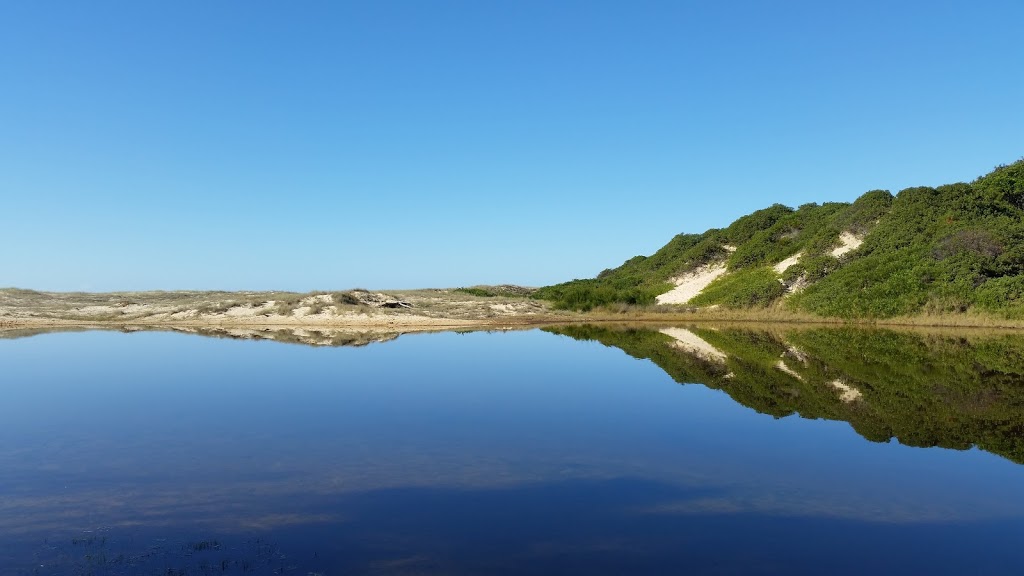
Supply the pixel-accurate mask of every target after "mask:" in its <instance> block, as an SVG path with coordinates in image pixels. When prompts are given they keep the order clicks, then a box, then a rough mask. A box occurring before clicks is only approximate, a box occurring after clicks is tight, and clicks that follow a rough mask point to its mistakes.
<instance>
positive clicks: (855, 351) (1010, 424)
mask: <svg viewBox="0 0 1024 576" xmlns="http://www.w3.org/2000/svg"><path fill="white" fill-rule="evenodd" d="M547 330H548V331H550V332H554V333H556V334H562V335H565V336H570V337H572V338H577V339H585V340H596V341H598V342H601V343H602V344H605V345H607V346H614V347H617V348H621V349H622V350H623V351H625V352H626V353H627V354H629V355H630V356H633V357H635V358H644V359H650V360H652V361H653V362H654V363H655V364H657V365H658V366H659V367H661V368H662V369H663V370H665V372H667V373H668V374H669V375H670V376H671V377H672V378H673V379H674V380H676V381H677V382H680V383H689V382H694V383H699V384H704V385H706V386H708V387H711V388H717V389H720V390H723V391H724V392H726V393H727V394H729V396H731V397H732V398H733V399H734V400H736V401H737V402H740V403H742V404H743V405H745V406H749V407H750V408H753V409H755V410H757V411H758V412H762V413H765V414H771V415H773V416H776V417H782V416H787V415H790V414H799V415H801V416H803V417H804V418H825V419H829V420H844V421H846V422H849V423H850V424H851V425H852V426H853V428H854V429H855V430H856V431H857V432H858V433H859V434H861V435H862V436H864V437H865V438H867V439H869V440H872V441H876V442H885V441H888V440H889V439H891V438H897V439H898V440H899V441H900V442H901V443H903V444H907V445H910V446H941V447H944V448H954V449H959V450H963V449H967V448H970V447H971V446H978V447H979V448H981V449H983V450H986V451H989V452H992V453H995V454H999V455H1001V456H1004V457H1006V458H1008V459H1010V460H1013V461H1014V462H1018V463H1024V337H1022V336H1020V335H1001V336H994V337H987V338H970V339H968V338H963V337H954V336H948V335H941V336H936V335H927V336H925V335H920V334H913V333H903V332H894V331H889V330H869V329H862V328H818V329H810V330H793V331H790V332H787V333H785V334H780V333H772V332H766V331H757V330H749V329H733V328H729V329H721V330H715V329H708V328H692V329H691V331H692V333H693V334H695V335H697V336H699V337H700V338H701V339H703V340H704V341H706V342H707V343H709V344H711V345H712V346H714V347H715V348H717V349H718V350H720V351H722V352H724V353H725V354H726V355H727V356H728V358H727V359H725V360H724V361H717V360H714V359H709V358H706V357H702V356H701V355H699V354H696V353H693V352H688V351H687V350H686V349H685V348H683V347H679V346H676V345H675V340H674V339H673V337H671V336H669V335H667V334H663V333H661V332H658V331H656V330H651V329H639V328H630V329H616V328H605V327H595V326H568V327H559V328H548V329H547ZM780 362H781V363H782V366H784V367H785V370H784V369H783V367H782V366H780ZM786 370H788V371H789V372H787V371H786ZM836 382H840V383H842V385H843V386H848V387H850V388H852V389H854V390H856V391H857V392H859V393H860V397H859V398H858V399H856V400H849V399H847V400H846V401H844V400H843V399H842V398H841V390H840V389H839V388H837V386H836V385H835V384H833V383H836Z"/></svg>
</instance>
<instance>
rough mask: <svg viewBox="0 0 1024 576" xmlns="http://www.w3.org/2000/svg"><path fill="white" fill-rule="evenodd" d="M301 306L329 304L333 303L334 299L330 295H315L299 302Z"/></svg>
mask: <svg viewBox="0 0 1024 576" xmlns="http://www.w3.org/2000/svg"><path fill="white" fill-rule="evenodd" d="M299 302H300V303H301V304H305V305H306V306H310V305H312V304H316V303H317V302H320V303H322V304H331V303H333V302H334V298H333V297H332V296H331V295H330V294H317V295H315V296H308V297H306V298H303V299H302V300H300V301H299Z"/></svg>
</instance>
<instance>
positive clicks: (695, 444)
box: [0, 331, 1024, 549]
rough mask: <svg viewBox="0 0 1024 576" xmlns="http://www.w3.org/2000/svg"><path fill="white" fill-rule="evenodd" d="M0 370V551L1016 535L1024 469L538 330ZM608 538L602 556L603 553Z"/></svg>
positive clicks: (191, 346)
mask: <svg viewBox="0 0 1024 576" xmlns="http://www.w3.org/2000/svg"><path fill="white" fill-rule="evenodd" d="M0 366H2V367H3V376H2V388H3V395H4V396H3V397H4V401H3V403H0V487H2V490H0V538H3V536H2V535H3V534H4V533H7V534H15V533H29V532H34V531H36V530H44V531H47V532H53V531H55V530H82V529H90V528H94V527H97V526H111V525H113V526H118V525H131V526H143V527H145V526H174V525H177V524H179V523H182V522H187V523H189V524H191V525H196V524H206V525H209V526H210V527H211V529H217V530H235V529H240V528H241V529H256V528H260V529H267V528H274V529H279V530H285V529H298V528H303V527H308V526H317V525H321V524H324V523H332V522H348V524H347V525H348V526H351V527H352V528H351V529H352V530H355V531H356V532H354V534H358V533H359V531H358V528H359V526H370V525H373V521H371V520H367V519H366V518H367V517H366V514H368V512H367V511H373V514H374V515H375V517H376V521H378V522H385V523H386V522H387V521H397V520H395V519H396V518H397V517H402V518H405V520H403V521H405V522H409V523H412V524H415V522H417V520H416V518H417V512H416V511H417V510H419V511H420V512H421V513H423V514H428V512H427V511H429V513H430V514H437V515H449V514H450V515H453V517H458V516H459V513H460V512H458V509H460V507H465V506H467V505H468V506H470V508H471V509H472V507H473V506H480V507H481V510H489V511H490V512H489V513H490V514H492V515H494V517H495V518H505V517H506V516H509V515H510V514H512V512H510V511H509V510H508V509H507V508H508V506H512V510H521V511H529V513H530V514H533V515H539V516H540V520H538V522H539V524H538V525H551V523H555V524H557V523H562V522H567V520H565V519H564V518H560V519H557V520H556V519H554V518H548V519H547V520H545V519H544V518H543V516H544V514H543V511H544V509H549V510H559V512H557V513H558V514H569V515H570V516H572V517H575V518H578V519H579V522H600V521H601V520H600V519H594V518H591V516H601V511H600V510H595V509H594V508H600V507H601V506H605V505H607V506H609V507H617V508H618V509H621V510H626V511H628V513H629V515H630V516H629V517H631V518H648V519H649V520H647V522H653V523H662V522H669V523H672V524H671V526H675V528H673V529H674V530H677V531H679V530H683V529H684V527H687V526H691V524H693V523H692V522H688V521H687V520H686V518H691V517H694V518H695V517H700V518H702V519H704V520H702V522H706V519H707V518H708V517H712V518H714V517H726V516H728V517H732V518H737V517H739V515H742V514H748V513H752V514H756V515H757V518H759V520H757V521H756V522H760V523H762V524H763V523H765V522H766V520H765V519H766V518H772V517H776V518H778V517H783V516H785V517H791V519H790V520H786V522H796V520H794V519H792V518H806V519H813V518H827V519H832V520H839V519H845V520H844V521H857V520H881V521H883V522H886V523H891V522H896V523H898V524H901V523H908V522H927V523H933V524H934V523H938V524H948V523H950V522H961V523H962V522H987V521H995V520H1000V521H1003V520H1006V521H1012V522H1013V524H1012V526H1013V527H1014V528H1013V530H1015V531H1016V533H1017V534H1018V535H1020V534H1021V526H1022V524H1021V523H1020V518H1022V517H1024V498H1021V497H1020V489H1019V487H1020V486H1021V485H1022V480H1024V467H1021V466H1019V465H1016V464H1013V463H1011V462H1008V461H1006V460H1004V459H1001V458H999V457H997V456H993V455H990V454H986V453H983V452H980V451H977V450H971V451H967V452H955V451H950V450H943V449H920V448H910V447H905V446H900V445H897V444H874V443H870V442H867V441H865V440H864V439H862V438H861V437H860V436H858V435H857V434H856V433H855V432H854V431H853V430H852V429H851V428H850V426H849V425H848V424H846V423H842V422H826V421H808V420H802V419H800V418H796V417H790V418H785V419H781V420H776V419H773V418H772V417H770V416H765V415H761V414H757V413H756V412H754V411H752V410H750V409H748V408H745V407H743V406H740V405H737V404H735V403H734V402H733V401H732V400H730V399H729V398H728V396H726V395H725V394H724V393H721V392H717V391H711V390H708V389H706V388H704V387H702V386H696V385H692V386H679V385H677V384H675V383H674V382H672V381H671V379H670V378H669V377H668V376H667V375H665V374H664V373H663V372H662V371H661V370H660V369H658V368H657V367H656V366H654V365H653V364H652V363H650V362H638V361H636V360H634V359H632V358H630V357H628V356H626V355H625V354H623V353H622V352H620V351H618V350H615V349H608V348H605V347H603V346H601V345H599V344H596V343H590V342H577V341H573V340H570V339H568V338H562V337H557V336H553V335H549V334H546V333H542V332H537V331H532V332H513V333H501V334H486V333H473V334H464V335H459V334H454V333H445V334H430V335H412V336H405V337H402V338H400V339H399V340H397V341H394V342H390V343H387V344H377V345H371V346H369V347H365V348H307V347H301V346H289V345H279V344H274V343H269V342H240V341H230V340H210V339H204V338H195V337H184V336H180V335H175V334H165V333H144V334H120V333H108V332H93V333H87V334H50V335H44V336H39V337H34V338H27V339H21V340H13V341H0ZM382 490H384V491H382ZM531 494H532V495H533V498H532V499H531V497H530V496H529V495H531ZM467 495H472V496H467ZM574 495H576V496H574ZM574 497H579V498H581V499H583V500H585V501H586V503H587V506H586V507H585V508H586V510H585V511H584V510H583V509H577V510H574V509H572V506H571V501H572V499H573V498H574ZM466 498H469V502H470V503H469V504H467V503H466V501H465V499H466ZM538 502H546V503H547V504H546V506H548V508H544V506H542V507H541V509H540V510H533V509H532V508H531V506H535V505H537V503H538ZM396 507H397V509H396ZM565 507H567V508H566V510H567V511H566V510H562V508H565ZM360 510H362V511H363V515H362V516H361V515H360V513H359V511H360ZM524 513H525V512H524ZM382 514H383V515H386V516H387V519H385V518H383V517H381V515H382ZM503 515H504V516H503ZM513 516H514V517H515V518H516V522H518V521H520V520H522V518H519V517H518V516H515V515H514V514H513ZM505 521H507V522H509V521H511V520H509V519H508V518H505ZM545 521H546V522H547V523H548V524H545ZM616 522H620V523H621V522H622V521H621V520H616ZM756 522H755V521H754V520H750V521H748V522H745V523H744V524H743V525H744V526H751V525H753V524H752V523H756ZM780 522H781V520H780ZM514 523H515V522H513V524H514ZM470 524H471V523H470ZM527 525H529V523H527ZM625 525H626V524H623V526H625ZM574 526H575V527H574ZM296 527H298V528H296ZM580 528H582V526H580V525H572V523H571V522H569V525H567V526H566V530H569V531H571V530H576V529H580ZM776 528H778V526H773V525H765V529H766V530H773V529H776ZM303 529H305V528H303ZM687 529H689V528H687ZM734 529H735V528H730V530H734ZM431 530H432V531H434V532H436V531H437V527H436V526H435V527H433V528H431ZM530 530H534V531H536V530H540V529H539V528H531V529H530ZM811 531H813V530H811ZM614 533H615V531H614V530H611V531H610V533H609V534H603V535H602V537H601V538H602V540H601V542H604V544H602V546H605V547H606V548H607V547H609V546H610V547H612V549H614V547H615V546H614V545H613V544H614V543H613V542H611V541H608V538H611V537H612V536H611V535H613V534H614ZM681 533H682V532H680V534H681ZM460 534H461V536H460ZM307 536H308V534H307ZM450 536H451V537H452V538H461V537H465V536H466V534H465V533H461V532H458V531H457V530H454V529H453V530H452V534H450ZM311 537H312V536H311ZM351 537H352V538H353V539H354V540H355V539H357V536H354V535H353V536H351ZM439 537H441V536H439ZM510 537H511V536H510ZM367 538H369V536H367ZM531 545H540V544H538V543H533V544H531ZM563 545H564V543H563ZM576 545H578V546H584V547H586V546H592V545H595V544H594V543H593V542H589V543H577V544H576Z"/></svg>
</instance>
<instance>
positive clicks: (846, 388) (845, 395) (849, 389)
mask: <svg viewBox="0 0 1024 576" xmlns="http://www.w3.org/2000/svg"><path fill="white" fill-rule="evenodd" d="M828 385H829V386H831V387H833V388H835V389H836V390H839V392H841V394H839V399H840V400H842V401H843V402H853V401H854V400H860V399H861V397H862V396H863V394H861V392H860V390H857V389H856V388H854V387H853V386H850V385H849V384H847V383H845V382H843V381H842V380H833V381H831V382H829V383H828Z"/></svg>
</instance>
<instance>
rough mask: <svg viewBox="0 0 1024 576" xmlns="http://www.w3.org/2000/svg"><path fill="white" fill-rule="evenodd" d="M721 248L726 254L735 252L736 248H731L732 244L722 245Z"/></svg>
mask: <svg viewBox="0 0 1024 576" xmlns="http://www.w3.org/2000/svg"><path fill="white" fill-rule="evenodd" d="M722 248H724V249H725V251H726V252H735V251H736V247H735V246H733V245H732V244H722Z"/></svg>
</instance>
